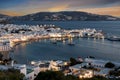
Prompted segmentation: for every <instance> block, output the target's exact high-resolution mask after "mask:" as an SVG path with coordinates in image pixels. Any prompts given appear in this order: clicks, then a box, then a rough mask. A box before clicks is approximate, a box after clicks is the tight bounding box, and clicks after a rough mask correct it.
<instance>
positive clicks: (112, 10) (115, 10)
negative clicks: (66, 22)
mask: <svg viewBox="0 0 120 80" xmlns="http://www.w3.org/2000/svg"><path fill="white" fill-rule="evenodd" d="M77 11H84V12H89V13H94V14H101V15H112V16H120V14H119V13H120V6H115V7H106V8H86V9H79V10H77Z"/></svg>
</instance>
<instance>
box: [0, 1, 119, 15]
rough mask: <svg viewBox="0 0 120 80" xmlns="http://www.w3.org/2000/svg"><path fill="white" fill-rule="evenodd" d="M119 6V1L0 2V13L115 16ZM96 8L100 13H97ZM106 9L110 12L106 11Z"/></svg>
mask: <svg viewBox="0 0 120 80" xmlns="http://www.w3.org/2000/svg"><path fill="white" fill-rule="evenodd" d="M119 4H120V0H0V13H5V14H10V15H25V14H31V13H36V12H43V11H74V10H75V11H76V10H83V11H87V12H95V13H100V14H107V12H109V13H108V14H114V15H117V14H118V13H116V14H115V12H119V10H118V8H117V7H116V6H120V5H119ZM112 7H113V8H115V10H118V11H115V10H114V9H113V8H112ZM98 8H99V9H100V10H101V12H98V11H97V9H98ZM116 8H117V9H116ZM105 9H106V11H105ZM107 9H112V10H109V11H107ZM94 10H95V11H94ZM112 11H113V12H112Z"/></svg>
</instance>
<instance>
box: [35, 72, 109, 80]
mask: <svg viewBox="0 0 120 80" xmlns="http://www.w3.org/2000/svg"><path fill="white" fill-rule="evenodd" d="M35 80H108V79H106V78H104V77H101V76H95V77H93V78H84V79H79V78H78V77H75V76H72V75H68V76H65V75H64V74H63V73H62V72H61V71H46V72H40V73H39V74H38V76H37V77H36V78H35Z"/></svg>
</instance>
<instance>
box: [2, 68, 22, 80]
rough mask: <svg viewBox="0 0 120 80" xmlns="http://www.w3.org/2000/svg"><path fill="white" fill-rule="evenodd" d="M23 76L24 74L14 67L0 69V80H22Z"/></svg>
mask: <svg viewBox="0 0 120 80" xmlns="http://www.w3.org/2000/svg"><path fill="white" fill-rule="evenodd" d="M23 78H24V75H23V74H21V73H20V72H19V71H18V70H15V69H8V70H4V71H0V80H23Z"/></svg>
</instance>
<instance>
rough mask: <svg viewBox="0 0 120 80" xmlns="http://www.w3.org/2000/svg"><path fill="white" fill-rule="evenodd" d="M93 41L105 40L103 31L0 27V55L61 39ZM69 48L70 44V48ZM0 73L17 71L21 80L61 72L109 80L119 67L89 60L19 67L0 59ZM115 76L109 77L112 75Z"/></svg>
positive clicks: (50, 26) (99, 60)
mask: <svg viewBox="0 0 120 80" xmlns="http://www.w3.org/2000/svg"><path fill="white" fill-rule="evenodd" d="M75 37H76V38H79V37H80V38H93V39H102V40H104V38H105V35H104V33H103V32H102V30H96V29H89V28H86V29H74V30H73V29H72V30H65V29H62V28H60V27H57V26H55V25H52V24H50V25H46V24H44V25H36V26H35V25H15V24H6V25H3V24H0V52H1V53H2V54H4V55H5V54H6V53H9V52H10V51H11V50H12V49H13V48H14V47H15V45H16V44H18V43H19V44H20V43H22V42H27V41H34V40H38V39H49V38H60V39H61V40H65V39H71V38H75ZM69 45H70V46H71V45H73V43H70V44H69ZM0 64H1V65H0V70H2V71H6V70H9V69H15V70H19V72H20V73H22V74H23V75H24V77H23V79H24V80H34V79H35V78H36V77H37V75H38V74H39V73H40V72H46V71H62V73H63V74H64V75H65V76H67V75H73V76H75V77H77V78H80V79H81V78H92V77H94V76H102V77H105V78H108V79H113V78H116V79H119V78H120V75H119V71H120V63H118V62H114V61H109V60H101V59H96V58H94V57H92V56H89V57H87V58H84V59H83V58H81V57H79V58H70V60H44V61H41V60H40V61H31V62H30V64H19V63H16V62H15V60H14V59H8V57H7V56H5V57H4V56H1V61H0ZM113 72H114V73H116V74H112V73H113Z"/></svg>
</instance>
